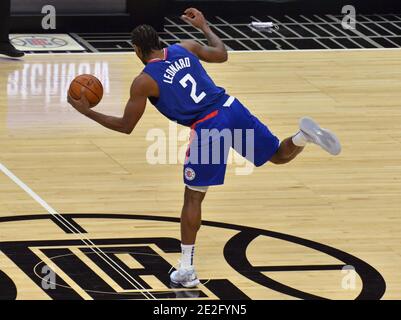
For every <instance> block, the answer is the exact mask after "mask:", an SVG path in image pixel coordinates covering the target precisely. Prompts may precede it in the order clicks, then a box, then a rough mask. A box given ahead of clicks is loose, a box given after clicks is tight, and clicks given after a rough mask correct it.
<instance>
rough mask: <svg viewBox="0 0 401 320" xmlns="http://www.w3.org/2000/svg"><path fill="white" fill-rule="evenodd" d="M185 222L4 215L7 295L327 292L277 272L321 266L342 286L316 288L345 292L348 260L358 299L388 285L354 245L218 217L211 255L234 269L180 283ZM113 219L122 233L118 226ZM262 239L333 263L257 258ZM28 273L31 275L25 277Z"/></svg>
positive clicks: (0, 275)
mask: <svg viewBox="0 0 401 320" xmlns="http://www.w3.org/2000/svg"><path fill="white" fill-rule="evenodd" d="M179 222H180V219H179V218H176V217H159V216H147V215H129V214H58V215H54V216H51V215H26V216H12V217H0V234H1V235H2V240H1V242H0V258H1V259H0V287H1V291H0V299H16V297H17V295H18V298H19V299H24V298H26V296H24V294H26V293H25V292H26V291H29V294H30V295H31V296H35V297H36V298H39V299H47V298H49V297H50V298H52V299H166V298H169V299H174V298H179V299H185V298H188V299H194V298H203V299H205V298H211V299H216V298H217V299H236V300H238V299H252V298H253V292H252V290H251V289H250V288H252V287H253V288H255V289H256V291H257V292H259V293H260V292H265V293H266V295H268V294H269V293H270V294H271V293H272V292H275V293H276V294H277V293H278V294H281V295H283V296H287V297H294V298H299V299H326V298H327V297H323V296H319V295H316V294H314V293H313V292H308V291H307V290H303V289H302V288H299V287H297V285H290V284H288V283H282V282H280V281H278V280H276V279H275V278H274V275H275V274H277V273H280V274H283V272H284V273H285V272H288V273H290V274H291V277H293V276H294V274H296V275H297V276H299V277H305V275H304V274H305V271H314V272H320V273H321V274H322V275H323V276H326V275H327V271H330V270H331V271H333V270H334V271H336V272H337V271H338V276H339V279H338V286H336V287H330V288H329V287H324V288H318V287H316V288H314V289H321V291H324V292H327V291H330V290H337V291H339V292H344V291H341V290H345V289H343V288H342V285H341V280H342V278H343V277H344V274H343V272H344V267H345V266H352V268H353V270H355V277H359V278H360V280H361V283H362V285H361V286H360V288H358V290H355V292H354V293H355V294H354V297H353V298H355V299H380V298H381V297H382V296H383V294H384V292H385V288H386V284H385V282H384V279H383V277H382V276H381V275H380V274H379V273H378V271H377V270H376V269H374V268H373V267H372V266H370V265H369V264H367V263H366V262H364V261H362V260H360V259H359V258H357V257H355V256H352V255H350V254H348V253H346V252H343V251H341V250H338V249H336V248H333V247H329V246H327V245H324V244H321V243H317V242H314V241H311V240H307V239H303V238H299V237H295V236H292V235H288V234H284V233H279V232H274V231H270V230H262V229H258V228H250V227H245V226H240V225H234V224H227V223H221V222H213V221H203V222H202V231H201V232H203V233H204V234H208V236H209V237H213V235H214V234H216V233H218V234H219V237H218V238H216V239H215V240H216V241H215V243H216V245H215V247H213V248H210V249H209V255H214V256H213V257H214V259H215V260H214V261H219V265H220V267H221V268H223V267H224V268H225V270H227V272H224V273H222V272H219V275H217V276H216V275H215V274H214V272H213V269H212V268H210V272H209V273H208V274H207V273H206V274H205V271H203V272H202V274H201V275H200V276H201V278H200V280H201V283H202V285H201V286H199V287H198V288H193V289H184V288H176V287H174V286H173V285H172V284H171V283H170V279H169V271H170V270H171V269H172V268H173V267H174V265H175V264H176V261H177V257H178V256H179V254H180V251H181V250H180V241H179V239H177V236H178V234H179ZM10 225H12V226H13V228H14V226H15V225H18V228H19V230H20V231H21V232H19V233H18V235H15V233H13V232H10V230H12V229H13V228H10ZM110 226H113V227H114V228H115V229H116V230H119V232H114V233H111V232H110ZM43 228H49V230H52V232H51V234H52V238H51V239H50V238H47V233H44V232H43V231H41V230H43ZM24 230H27V231H26V232H24ZM28 230H29V231H28ZM111 234H112V236H111ZM30 237H31V238H30ZM218 239H223V242H219V240H218ZM220 241H221V240H220ZM259 241H262V242H263V241H264V243H266V241H267V242H268V241H273V242H274V243H275V245H276V246H277V245H280V243H281V244H282V245H284V246H288V245H292V246H294V248H293V250H292V251H291V256H292V257H293V255H294V252H295V253H296V251H297V250H298V251H299V254H300V255H303V254H304V252H305V250H311V252H313V253H315V254H318V255H319V257H320V258H319V261H320V260H323V261H329V260H330V261H332V263H331V264H322V265H316V264H302V265H299V264H296V265H292V264H288V263H287V264H279V265H277V263H273V262H271V263H269V261H270V260H269V257H266V263H261V260H259V261H258V263H254V262H252V260H253V257H252V248H254V245H255V244H257V243H258V242H259ZM259 245H260V244H259ZM213 250H215V251H213ZM221 252H222V253H223V256H222V255H221ZM320 255H321V256H320ZM281 257H282V258H283V259H284V260H285V259H287V261H289V260H288V258H289V257H285V252H281V253H280V258H281ZM207 258H208V257H205V258H204V259H207ZM204 259H203V260H204ZM216 259H217V260H216ZM272 261H277V259H275V260H272ZM223 265H224V266H223ZM347 268H348V267H347ZM222 270H223V269H222ZM222 274H227V277H222V276H221V275H222ZM230 274H231V275H233V274H238V275H241V276H240V277H238V276H237V277H234V276H230ZM306 277H308V276H306ZM329 277H330V275H329ZM349 278H350V277H349V276H348V277H347V279H345V280H343V282H344V281H345V282H346V284H347V286H346V287H347V288H346V289H347V290H348V291H347V292H350V291H349V289H352V286H351V285H352V281H351V280H352V279H349ZM23 279H26V280H25V281H26V282H25V283H24V280H23ZM238 279H241V280H240V281H238ZM323 283H325V282H323ZM32 284H34V287H32ZM350 284H351V285H350ZM25 285H26V286H27V287H29V290H27V289H26V288H25ZM35 285H36V287H35ZM308 287H310V284H309V285H308ZM312 291H315V290H312Z"/></svg>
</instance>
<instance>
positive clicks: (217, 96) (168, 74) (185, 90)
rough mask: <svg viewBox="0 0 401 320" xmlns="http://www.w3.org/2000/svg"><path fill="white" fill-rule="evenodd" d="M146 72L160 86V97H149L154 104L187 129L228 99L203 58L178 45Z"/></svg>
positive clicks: (150, 65) (147, 67)
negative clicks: (209, 72)
mask: <svg viewBox="0 0 401 320" xmlns="http://www.w3.org/2000/svg"><path fill="white" fill-rule="evenodd" d="M143 72H145V73H147V74H148V75H149V76H151V77H152V78H153V79H154V80H155V81H156V82H157V84H158V86H159V97H158V98H149V100H150V102H151V103H152V104H153V105H154V106H155V107H156V108H157V109H158V110H159V111H160V112H161V113H162V114H163V115H165V116H166V117H167V118H169V119H170V120H173V121H177V122H178V123H179V124H182V125H185V126H190V125H191V124H193V123H194V122H195V121H196V120H197V119H199V118H201V117H202V116H204V115H205V114H207V113H209V112H213V111H214V110H216V109H218V108H219V106H221V105H222V103H221V101H222V100H223V99H224V98H226V97H227V96H226V94H225V90H224V89H223V88H220V87H218V86H216V85H215V84H214V82H213V80H212V79H211V78H210V77H209V75H208V74H207V72H206V70H205V69H204V68H203V66H202V64H201V63H200V61H199V58H198V57H197V56H195V55H194V54H193V53H191V52H190V51H188V50H187V49H185V48H184V47H182V46H180V45H178V44H174V45H171V46H169V47H167V48H166V49H165V59H163V60H154V61H150V62H149V63H148V64H147V65H146V66H145V68H144V70H143ZM226 99H227V98H226Z"/></svg>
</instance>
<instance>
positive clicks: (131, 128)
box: [121, 125, 135, 134]
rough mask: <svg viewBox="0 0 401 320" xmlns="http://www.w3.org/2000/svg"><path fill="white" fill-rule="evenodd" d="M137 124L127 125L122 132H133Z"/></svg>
mask: <svg viewBox="0 0 401 320" xmlns="http://www.w3.org/2000/svg"><path fill="white" fill-rule="evenodd" d="M134 128H135V126H132V125H125V126H123V127H122V128H121V132H122V133H125V134H131V133H132V131H134Z"/></svg>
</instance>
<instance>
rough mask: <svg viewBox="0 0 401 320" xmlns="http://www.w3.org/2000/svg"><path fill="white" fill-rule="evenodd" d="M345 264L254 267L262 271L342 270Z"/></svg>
mask: <svg viewBox="0 0 401 320" xmlns="http://www.w3.org/2000/svg"><path fill="white" fill-rule="evenodd" d="M345 266H346V265H345V264H327V265H300V266H259V267H254V268H255V269H256V270H258V271H260V272H277V271H324V270H327V271H329V270H341V269H343V268H344V267H345Z"/></svg>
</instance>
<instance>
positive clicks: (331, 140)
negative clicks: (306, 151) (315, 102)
mask: <svg viewBox="0 0 401 320" xmlns="http://www.w3.org/2000/svg"><path fill="white" fill-rule="evenodd" d="M299 128H300V129H301V131H302V133H303V134H304V135H305V137H306V138H307V140H308V142H312V143H314V144H317V145H318V146H320V147H322V149H324V150H326V151H327V152H328V153H330V154H332V155H335V156H336V155H338V154H339V153H340V152H341V144H340V141H339V140H338V138H337V137H336V135H335V134H334V133H332V132H331V131H329V130H327V129H324V128H320V127H319V125H318V124H317V123H316V122H315V121H313V120H312V119H311V118H308V117H304V118H302V119H301V120H299Z"/></svg>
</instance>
